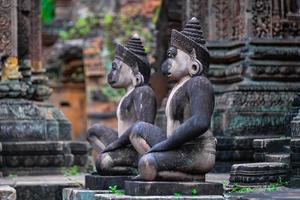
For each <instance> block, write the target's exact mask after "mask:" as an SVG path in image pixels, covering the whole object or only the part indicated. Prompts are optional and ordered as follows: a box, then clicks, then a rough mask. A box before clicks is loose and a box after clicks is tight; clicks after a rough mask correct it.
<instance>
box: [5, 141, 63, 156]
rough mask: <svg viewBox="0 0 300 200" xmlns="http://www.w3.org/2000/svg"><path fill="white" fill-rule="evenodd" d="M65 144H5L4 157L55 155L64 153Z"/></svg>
mask: <svg viewBox="0 0 300 200" xmlns="http://www.w3.org/2000/svg"><path fill="white" fill-rule="evenodd" d="M63 144H64V142H62V141H59V142H54V141H36V142H33V141H31V142H30V141H29V142H3V143H2V145H3V152H2V154H3V155H28V154H34V155H53V154H61V153H63V152H64V149H63Z"/></svg>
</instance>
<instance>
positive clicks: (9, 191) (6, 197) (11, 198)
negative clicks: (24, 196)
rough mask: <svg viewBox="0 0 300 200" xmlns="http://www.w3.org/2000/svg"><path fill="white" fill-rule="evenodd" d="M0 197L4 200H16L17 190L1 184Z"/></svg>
mask: <svg viewBox="0 0 300 200" xmlns="http://www.w3.org/2000/svg"><path fill="white" fill-rule="evenodd" d="M0 199H1V200H2V199H3V200H16V199H17V192H16V190H15V189H14V188H12V187H10V186H0Z"/></svg>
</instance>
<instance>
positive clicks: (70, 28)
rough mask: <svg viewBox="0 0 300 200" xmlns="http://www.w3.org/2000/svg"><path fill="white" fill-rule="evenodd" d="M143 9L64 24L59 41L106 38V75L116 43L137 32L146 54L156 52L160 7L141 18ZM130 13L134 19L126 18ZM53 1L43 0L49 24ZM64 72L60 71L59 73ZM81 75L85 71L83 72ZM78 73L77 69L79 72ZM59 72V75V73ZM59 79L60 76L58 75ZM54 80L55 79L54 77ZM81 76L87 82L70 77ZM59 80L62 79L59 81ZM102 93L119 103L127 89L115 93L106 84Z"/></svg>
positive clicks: (44, 21)
mask: <svg viewBox="0 0 300 200" xmlns="http://www.w3.org/2000/svg"><path fill="white" fill-rule="evenodd" d="M139 9H140V8H134V7H133V8H131V7H130V8H127V13H107V14H101V15H98V14H95V13H89V14H88V15H87V16H85V17H79V18H78V19H77V20H76V21H69V22H65V24H64V26H63V27H62V29H61V30H60V31H59V39H60V40H61V41H67V40H72V39H88V38H91V37H95V36H99V35H102V36H103V46H102V52H101V58H102V62H103V65H104V68H105V70H106V72H108V71H109V69H110V67H111V61H112V59H113V57H114V48H115V43H116V42H118V43H122V44H124V42H125V41H126V40H127V39H128V38H129V37H130V36H131V35H132V33H138V34H139V35H140V36H141V38H142V40H143V42H144V46H145V50H146V52H147V53H149V54H151V53H152V52H153V49H154V45H153V44H154V28H155V26H154V24H155V23H156V20H157V18H158V13H159V9H160V8H159V7H156V8H155V9H154V10H153V12H154V14H153V16H152V17H146V16H143V15H141V14H140V13H141V11H140V10H139ZM128 12H129V13H130V14H132V13H134V14H132V15H133V16H127V14H128ZM53 13H54V2H53V0H42V21H43V23H44V24H49V23H51V22H52V21H53V19H54V14H53ZM62 70H63V69H61V70H59V71H60V72H61V71H62ZM80 71H82V73H83V72H84V70H80ZM77 72H78V70H77ZM58 73H59V72H58ZM57 76H61V75H60V74H57ZM52 77H53V76H52ZM70 77H81V78H80V79H81V81H84V80H83V79H84V75H80V74H79V75H78V74H76V76H72V75H71V76H70ZM57 79H58V80H59V78H57ZM101 90H102V93H103V94H104V95H105V96H107V97H108V98H109V99H110V100H113V101H114V100H117V99H118V98H119V97H120V96H122V95H124V90H115V89H113V88H111V87H110V86H109V85H108V84H107V83H104V85H103V86H102V89H101Z"/></svg>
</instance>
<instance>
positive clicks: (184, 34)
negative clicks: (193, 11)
mask: <svg viewBox="0 0 300 200" xmlns="http://www.w3.org/2000/svg"><path fill="white" fill-rule="evenodd" d="M205 43H206V42H205V39H204V36H203V31H202V28H201V25H200V22H199V20H198V19H197V18H196V17H193V18H192V19H190V20H189V21H188V22H187V23H186V25H185V27H184V28H183V30H182V31H181V32H179V31H177V30H175V29H173V30H172V34H171V46H174V47H176V48H178V49H180V50H182V51H184V52H186V53H188V54H191V52H192V51H193V49H195V52H196V57H197V59H198V60H199V61H200V62H201V63H202V65H203V67H204V73H207V71H208V68H209V52H208V50H207V48H206V45H205Z"/></svg>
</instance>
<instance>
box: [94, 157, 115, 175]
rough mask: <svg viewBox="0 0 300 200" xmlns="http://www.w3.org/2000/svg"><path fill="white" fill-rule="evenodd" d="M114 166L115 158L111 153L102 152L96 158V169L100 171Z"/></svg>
mask: <svg viewBox="0 0 300 200" xmlns="http://www.w3.org/2000/svg"><path fill="white" fill-rule="evenodd" d="M112 167H113V159H112V158H111V156H110V155H109V153H103V154H102V153H101V154H99V155H98V157H97V159H96V169H97V172H98V173H101V172H105V171H109V170H111V168H112Z"/></svg>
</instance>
